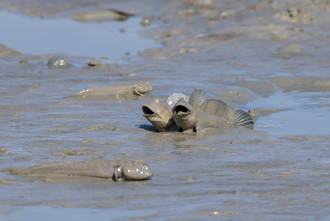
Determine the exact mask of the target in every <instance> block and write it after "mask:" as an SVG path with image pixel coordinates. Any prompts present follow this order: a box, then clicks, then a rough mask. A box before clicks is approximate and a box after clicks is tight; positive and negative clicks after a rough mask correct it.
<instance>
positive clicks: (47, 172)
mask: <svg viewBox="0 0 330 221" xmlns="http://www.w3.org/2000/svg"><path fill="white" fill-rule="evenodd" d="M8 171H9V172H10V173H11V174H14V175H20V176H45V177H56V176H70V177H72V176H78V177H79V176H85V177H98V178H111V179H113V180H114V181H117V180H144V179H148V178H150V177H151V176H152V175H153V174H152V172H151V170H150V168H149V166H148V165H146V164H144V163H139V162H135V161H121V160H89V161H85V162H51V163H46V164H42V165H38V166H33V167H27V168H11V169H8Z"/></svg>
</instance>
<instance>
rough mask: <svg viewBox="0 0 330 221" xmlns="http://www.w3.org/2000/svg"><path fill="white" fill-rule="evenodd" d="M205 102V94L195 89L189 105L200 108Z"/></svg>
mask: <svg viewBox="0 0 330 221" xmlns="http://www.w3.org/2000/svg"><path fill="white" fill-rule="evenodd" d="M204 102H205V97H204V92H203V91H202V90H199V89H194V90H193V91H192V92H191V94H190V97H189V103H190V104H191V105H192V106H195V107H196V106H200V105H202V104H203V103H204Z"/></svg>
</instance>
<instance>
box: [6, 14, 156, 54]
mask: <svg viewBox="0 0 330 221" xmlns="http://www.w3.org/2000/svg"><path fill="white" fill-rule="evenodd" d="M140 21H141V18H139V17H132V18H130V19H128V20H127V21H125V22H118V21H113V22H94V23H83V22H77V21H74V20H71V19H41V18H38V17H26V16H23V15H20V14H13V13H9V12H5V11H0V27H1V36H0V42H1V43H2V44H4V45H7V46H8V47H10V48H12V49H15V50H17V51H20V52H22V53H25V54H60V53H61V54H70V55H75V56H84V57H96V58H98V57H101V56H105V57H108V58H110V59H112V60H119V59H121V58H122V57H125V56H126V55H125V54H126V53H129V54H131V55H137V53H138V52H139V51H143V50H145V49H146V48H150V47H158V46H159V44H158V43H156V42H155V41H153V40H152V39H148V38H144V37H142V36H141V35H140V34H139V31H141V30H142V29H143V27H142V26H141V25H140Z"/></svg>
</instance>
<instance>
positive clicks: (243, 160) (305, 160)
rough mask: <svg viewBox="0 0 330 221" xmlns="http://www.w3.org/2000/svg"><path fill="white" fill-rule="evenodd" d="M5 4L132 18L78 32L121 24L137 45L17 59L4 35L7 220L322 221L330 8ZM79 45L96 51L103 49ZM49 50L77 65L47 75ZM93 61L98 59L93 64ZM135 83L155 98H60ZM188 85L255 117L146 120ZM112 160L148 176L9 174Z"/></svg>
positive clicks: (7, 0)
mask: <svg viewBox="0 0 330 221" xmlns="http://www.w3.org/2000/svg"><path fill="white" fill-rule="evenodd" d="M0 8H1V9H2V10H4V11H7V13H10V14H13V15H19V16H22V17H24V18H26V19H28V18H29V19H30V18H31V17H32V18H34V19H36V20H38V22H42V21H45V22H47V21H52V22H54V23H55V22H56V21H58V22H63V20H64V21H73V20H74V19H75V15H76V16H77V14H78V13H85V14H84V15H86V13H91V14H92V15H93V13H95V11H104V10H107V9H113V10H117V11H121V12H124V13H126V14H127V15H130V16H127V20H126V21H117V20H125V19H126V18H125V19H114V21H112V20H111V19H110V21H109V18H108V17H107V16H105V17H106V18H105V17H103V19H104V21H103V20H102V16H101V18H100V17H98V18H97V19H96V20H93V21H87V22H86V21H85V20H84V21H83V22H80V23H79V24H81V25H86V27H88V28H90V29H88V28H86V29H87V30H92V29H91V28H92V26H93V25H95V26H97V25H100V24H102V25H104V26H102V27H104V30H105V33H108V35H109V36H110V35H111V33H112V32H111V31H114V32H116V33H120V34H121V35H122V36H123V38H122V40H124V39H125V35H128V34H129V32H130V30H131V29H130V28H129V27H128V26H125V25H126V24H129V22H130V21H133V20H132V19H138V21H140V22H137V23H136V25H137V26H138V29H134V30H138V35H135V38H134V39H133V40H131V42H134V44H133V45H132V46H130V47H129V48H128V49H127V53H122V55H121V56H119V57H118V52H116V50H115V49H116V48H120V47H124V46H127V45H128V43H122V44H119V43H117V44H115V45H114V46H113V50H99V51H100V52H102V53H100V54H99V55H98V56H95V51H93V55H91V56H90V57H88V56H86V55H83V54H79V53H77V54H76V53H72V54H70V53H67V54H65V55H63V54H62V52H61V51H58V52H54V51H51V52H44V53H34V52H25V51H24V52H23V53H22V51H21V50H20V47H19V44H18V43H17V44H15V43H11V42H9V41H8V42H6V41H5V40H2V38H1V36H0V44H1V45H2V46H0V57H1V58H0V76H1V81H0V94H1V96H0V131H1V133H0V139H1V141H2V142H1V144H0V150H3V151H0V152H1V153H0V170H1V171H2V172H0V186H1V188H0V195H1V197H0V219H1V220H2V219H3V220H22V217H23V218H24V217H26V215H27V214H36V216H35V217H37V218H38V219H40V220H41V219H46V218H47V220H58V219H60V218H61V216H65V217H70V218H72V219H78V220H91V219H98V220H109V219H111V220H123V219H137V220H176V219H180V220H205V219H207V220H212V219H214V220H219V219H221V220H253V221H255V220H328V219H329V214H330V209H329V208H330V202H329V193H330V191H329V190H330V176H329V162H330V161H329V158H330V154H329V147H330V146H329V145H330V127H329V125H330V117H329V110H330V74H329V70H330V57H329V47H328V46H329V45H330V44H329V43H330V4H329V2H328V1H314V0H284V1H282V0H281V1H280V0H275V1H267V0H260V1H259V0H251V1H245V0H244V1H243V0H239V1H222V0H221V1H215V0H214V1H212V0H187V1H174V0H172V1H160V0H157V1H154V0H142V1H132V0H129V1H105V0H97V1H89V0H87V1H86V0H84V1H82V0H75V1H73V0H69V1H64V0H60V1H39V0H29V1H22V0H15V1H12V0H3V1H1V2H0ZM78 15H81V14H78ZM28 16H29V17H28ZM111 16H112V15H111ZM88 17H89V16H85V17H84V19H86V18H88ZM76 18H77V17H76ZM78 20H79V19H78ZM135 21H137V20H135ZM75 22H79V21H75ZM140 23H141V24H140ZM1 24H6V20H4V19H3V20H2V21H1ZM61 24H62V23H61ZM118 24H119V25H120V27H119V26H118ZM130 24H131V23H130ZM6 25H10V24H6ZM112 25H114V26H112ZM0 27H3V29H4V27H5V26H0ZM111 27H115V28H111ZM27 28H28V29H30V30H33V27H32V26H27ZM93 30H94V29H93ZM35 33H39V35H42V30H40V32H38V31H36V32H35ZM13 34H15V33H13ZM65 34H66V35H69V34H70V31H67V32H66V33H65ZM83 35H84V36H85V35H87V34H86V33H85V34H83ZM95 35H96V32H95ZM105 36H107V35H105ZM136 36H138V37H136ZM22 37H23V38H24V36H23V35H22ZM52 39H54V38H52ZM55 39H56V38H55ZM58 39H59V38H58ZM140 40H141V41H140ZM145 41H153V42H156V43H157V44H155V45H157V46H151V47H150V46H147V47H143V49H141V48H139V50H140V51H139V52H137V51H136V50H135V46H134V45H136V47H138V46H141V45H142V46H143V45H144V43H142V42H145ZM56 43H58V42H57V41H56V40H52V41H48V44H51V45H55V44H56ZM30 44H33V46H34V47H35V48H38V45H40V44H38V41H37V40H35V41H33V42H31V43H30ZM72 44H73V43H72ZM81 45H88V46H89V47H90V48H91V49H92V48H93V47H94V49H95V48H96V47H97V41H94V42H93V41H92V42H83V43H81ZM130 45H131V44H130ZM146 45H149V44H146ZM15 46H17V47H15ZM104 47H106V44H105V46H104ZM55 48H56V47H55ZM130 48H131V49H130ZM22 50H23V49H22ZM114 52H115V53H114ZM57 53H58V54H57ZM112 53H114V54H112ZM53 56H65V58H66V60H68V62H69V63H70V64H71V65H72V66H71V67H70V68H68V69H49V68H48V66H47V62H48V60H49V58H51V57H53ZM92 59H97V60H98V65H95V66H93V67H91V66H88V63H89V62H90V61H91V60H92ZM139 81H149V82H150V84H151V85H152V92H151V96H150V97H147V96H145V97H143V99H133V100H118V99H67V97H69V96H72V95H74V94H76V93H78V92H79V91H82V90H85V89H86V88H98V87H103V86H107V85H124V84H135V83H136V82H139ZM194 88H196V89H201V90H203V91H205V92H206V96H207V97H210V98H212V97H213V98H215V99H221V100H223V101H224V102H226V103H228V104H231V105H233V106H235V107H237V108H238V109H242V110H248V109H250V108H253V109H256V112H257V121H256V123H255V125H254V129H253V130H250V129H244V128H228V129H211V130H209V131H207V132H206V133H203V134H183V133H179V132H173V131H170V132H162V133H158V132H156V131H155V130H154V129H153V128H151V124H150V123H149V122H148V121H147V120H146V119H145V118H144V117H143V116H142V112H141V107H142V105H143V104H147V103H148V102H151V101H152V100H154V99H155V98H160V99H161V102H163V101H164V100H166V98H167V97H168V96H169V95H171V94H173V93H184V94H187V95H189V94H190V93H191V92H192V90H193V89H194ZM117 158H119V159H121V160H130V159H134V160H139V159H141V160H143V161H145V162H148V165H150V168H152V172H153V174H154V176H153V177H152V179H150V180H148V181H143V182H135V181H132V182H122V183H120V182H107V181H104V180H98V179H96V180H92V181H91V180H74V181H72V180H61V181H56V180H52V179H44V178H33V179H27V178H24V177H17V176H13V175H10V174H9V173H7V172H5V171H6V170H7V169H8V168H11V167H19V168H26V167H30V166H34V165H43V164H47V163H49V162H54V161H87V160H90V159H117ZM59 214H61V216H60V215H59Z"/></svg>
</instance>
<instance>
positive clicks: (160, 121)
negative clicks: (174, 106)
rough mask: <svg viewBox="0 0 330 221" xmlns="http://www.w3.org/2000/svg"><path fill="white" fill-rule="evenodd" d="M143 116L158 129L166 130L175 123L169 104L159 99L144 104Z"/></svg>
mask: <svg viewBox="0 0 330 221" xmlns="http://www.w3.org/2000/svg"><path fill="white" fill-rule="evenodd" d="M142 111H143V116H144V117H145V118H146V119H147V120H148V121H149V122H150V123H151V124H152V125H153V126H154V127H155V128H156V129H157V130H158V131H160V132H161V131H166V130H167V129H168V128H169V127H170V126H171V125H172V124H173V122H174V121H173V117H172V113H171V110H170V108H169V107H168V105H167V104H165V103H161V102H160V101H159V99H156V100H154V101H151V102H149V103H147V104H145V105H143V106H142Z"/></svg>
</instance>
